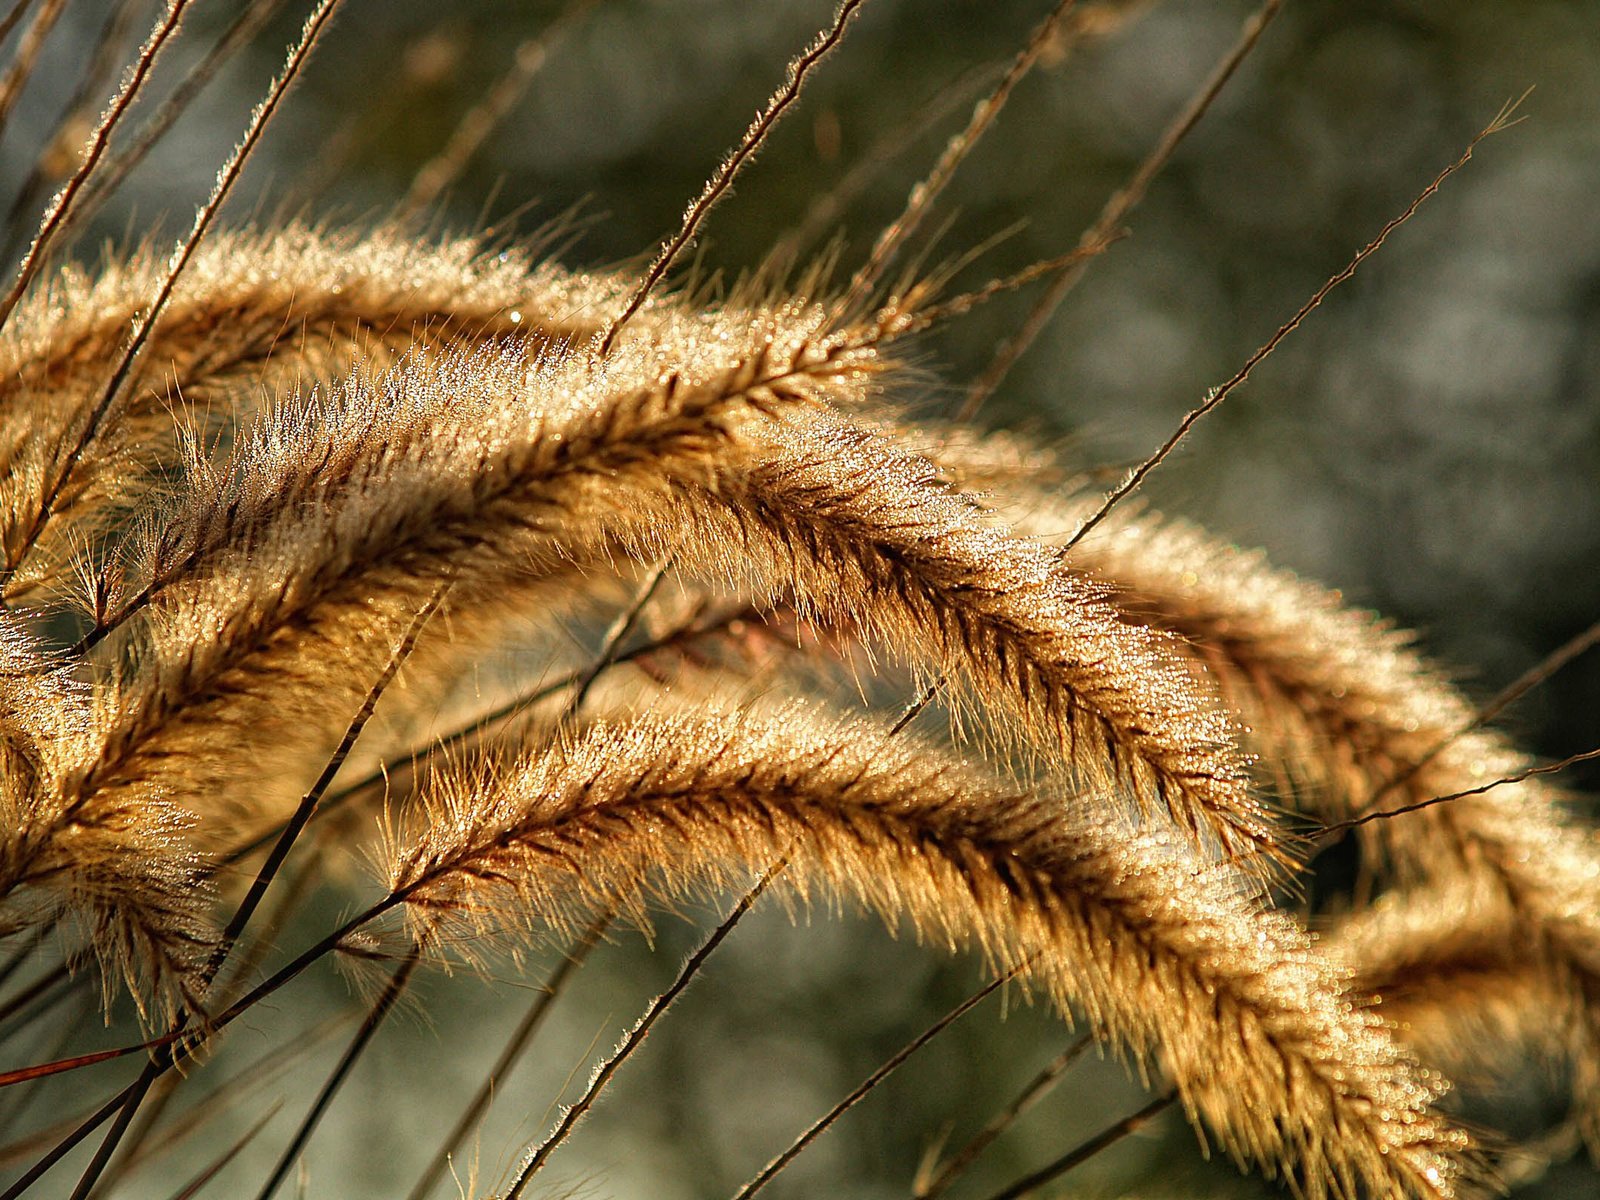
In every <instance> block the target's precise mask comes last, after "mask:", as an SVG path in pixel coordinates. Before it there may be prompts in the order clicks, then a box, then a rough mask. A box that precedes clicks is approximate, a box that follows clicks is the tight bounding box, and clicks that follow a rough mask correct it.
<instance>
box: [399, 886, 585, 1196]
mask: <svg viewBox="0 0 1600 1200" xmlns="http://www.w3.org/2000/svg"><path fill="white" fill-rule="evenodd" d="M611 919H612V917H611V914H610V913H609V912H607V913H603V914H601V916H599V917H598V918H596V920H595V922H594V924H592V925H590V926H589V928H588V930H586V931H585V932H584V934H583V935H582V936H581V937H580V938H579V939H578V940H577V941H576V942H575V943H573V945H572V947H571V948H570V949H569V950H568V951H567V952H566V954H564V955H563V956H562V958H561V961H560V963H558V964H557V965H556V968H555V970H554V971H552V972H551V973H550V976H549V977H548V978H547V979H546V980H545V981H544V985H543V986H542V987H541V988H540V989H539V995H538V996H537V997H536V998H535V999H534V1002H533V1003H532V1004H531V1005H529V1007H528V1011H527V1012H526V1013H524V1014H523V1017H522V1020H521V1021H519V1022H518V1023H517V1027H516V1029H515V1030H513V1031H512V1034H511V1037H510V1038H509V1039H507V1041H506V1044H505V1046H504V1047H503V1048H502V1049H501V1051H500V1054H499V1057H497V1058H496V1059H495V1061H494V1065H493V1066H492V1067H490V1068H489V1073H488V1074H487V1075H486V1076H484V1080H483V1083H482V1084H481V1085H480V1086H479V1088H478V1090H477V1092H475V1093H474V1094H473V1097H472V1099H471V1101H469V1102H468V1104H467V1107H466V1108H465V1110H463V1112H462V1113H461V1116H460V1118H459V1119H458V1120H457V1121H456V1123H455V1125H454V1126H453V1127H452V1128H451V1130H450V1132H449V1133H448V1134H446V1135H445V1139H444V1142H443V1143H442V1144H441V1145H440V1146H439V1149H438V1150H437V1151H436V1152H435V1153H434V1156H433V1157H432V1158H431V1159H429V1160H428V1165H427V1167H426V1168H424V1170H423V1172H422V1177H421V1178H420V1179H418V1180H417V1182H416V1184H415V1186H413V1187H412V1189H411V1191H410V1192H409V1193H408V1195H407V1200H425V1198H426V1197H427V1195H428V1193H429V1192H430V1191H432V1190H433V1186H434V1184H436V1183H438V1182H439V1180H440V1179H441V1178H443V1177H444V1173H445V1170H446V1169H447V1168H448V1167H449V1165H450V1160H451V1158H452V1156H454V1154H455V1152H456V1151H457V1149H459V1148H460V1146H461V1143H462V1142H464V1141H465V1140H466V1138H467V1135H468V1134H469V1133H471V1132H472V1127H473V1126H474V1125H476V1124H477V1123H478V1122H479V1121H480V1120H481V1119H482V1118H483V1114H484V1113H485V1112H487V1111H488V1109H489V1104H490V1102H491V1101H492V1100H493V1099H494V1093H495V1088H496V1087H497V1086H498V1085H499V1084H500V1082H501V1081H502V1080H504V1079H505V1078H506V1076H507V1075H509V1074H510V1072H511V1070H512V1069H513V1068H514V1067H515V1066H516V1065H517V1061H518V1060H519V1059H520V1058H521V1057H522V1054H523V1052H524V1051H525V1050H526V1049H527V1048H528V1044H529V1043H530V1042H531V1041H532V1040H533V1038H534V1035H535V1034H537V1033H538V1032H539V1028H540V1027H541V1026H542V1025H543V1024H544V1020H545V1017H546V1016H547V1015H548V1014H549V1012H550V1009H551V1007H552V1006H553V1005H554V1004H555V1002H556V1000H557V999H558V998H559V997H560V995H561V993H562V992H563V991H564V990H565V989H566V986H567V981H568V980H569V979H571V978H572V976H573V975H574V974H575V973H576V972H577V970H578V968H580V967H581V966H583V964H584V961H585V960H586V959H587V958H588V957H589V952H590V951H591V950H593V949H594V948H595V946H596V945H597V944H598V943H599V941H600V938H601V937H602V936H604V933H605V930H606V926H608V925H609V924H610V923H611Z"/></svg>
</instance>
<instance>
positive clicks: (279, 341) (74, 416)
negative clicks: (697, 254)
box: [0, 226, 650, 595]
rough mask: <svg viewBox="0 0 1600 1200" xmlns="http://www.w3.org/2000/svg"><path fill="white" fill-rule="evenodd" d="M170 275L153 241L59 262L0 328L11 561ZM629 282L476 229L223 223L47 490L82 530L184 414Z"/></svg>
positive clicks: (2, 449)
mask: <svg viewBox="0 0 1600 1200" xmlns="http://www.w3.org/2000/svg"><path fill="white" fill-rule="evenodd" d="M163 270H164V264H162V263H160V262H159V261H157V259H156V256H155V255H154V254H153V253H152V252H151V251H149V250H147V251H145V252H144V253H142V254H140V255H138V256H136V257H134V258H133V259H132V260H131V261H129V262H127V263H125V264H112V265H109V266H107V267H106V268H104V269H103V270H102V271H100V272H99V273H98V274H97V275H95V276H94V277H93V278H91V277H89V276H87V275H86V274H84V273H83V272H82V271H81V270H79V269H77V268H72V267H68V268H64V269H62V270H61V271H59V272H58V273H56V274H55V275H53V276H51V277H49V279H48V281H47V286H45V287H43V288H41V289H40V290H39V291H37V292H35V293H34V294H32V295H31V296H30V297H29V298H28V299H27V300H26V301H25V302H24V303H23V304H22V305H21V306H20V307H19V308H18V310H17V311H16V312H15V313H14V314H13V315H12V318H11V320H10V322H9V323H8V324H7V325H6V328H5V332H4V335H3V336H0V545H3V546H4V547H6V548H7V552H8V562H9V565H11V566H13V567H15V566H17V565H18V564H17V563H16V562H14V561H10V560H11V559H12V558H14V557H15V550H16V548H17V547H18V546H19V545H20V542H21V539H22V538H24V537H25V535H26V534H27V533H28V531H29V530H30V529H31V527H32V523H33V521H34V520H35V518H36V516H37V511H38V506H39V504H40V502H41V498H42V496H43V495H44V492H45V489H46V487H47V486H48V483H49V480H50V479H51V478H52V476H53V473H54V472H56V471H57V470H58V469H59V467H60V465H61V462H62V460H63V458H64V456H65V455H66V453H67V452H68V450H69V449H70V447H71V445H72V443H73V441H74V439H75V438H76V437H77V434H78V430H79V428H80V427H81V423H82V422H83V420H84V419H85V415H86V414H87V412H88V411H89V409H90V408H92V407H93V405H94V404H95V403H96V402H97V400H98V399H99V395H100V392H101V391H102V390H103V389H104V387H105V386H106V381H107V380H106V376H107V373H108V369H109V367H108V364H109V363H111V362H113V361H115V358H116V356H117V354H118V353H119V352H120V351H121V349H122V346H123V343H124V342H125V341H126V339H127V331H128V328H129V326H130V324H131V322H132V321H133V319H134V318H135V317H136V316H137V314H138V313H140V312H141V311H142V310H143V309H144V308H145V307H147V306H148V305H149V303H150V301H151V298H152V297H153V295H154V294H155V292H156V290H157V287H158V285H159V282H160V279H161V276H162V272H163ZM622 286H623V285H622V283H621V282H620V281H618V280H614V279H608V278H605V277H596V276H579V275H572V274H569V273H567V272H565V271H562V270H561V269H560V268H558V267H555V266H553V265H550V264H548V263H546V264H542V265H540V266H538V267H537V268H533V267H531V266H530V263H529V259H528V257H527V255H526V253H525V252H523V251H517V252H511V251H506V252H501V253H498V254H491V253H490V252H489V251H488V250H486V249H485V248H484V247H483V246H482V244H481V243H479V242H476V241H472V240H469V239H458V240H452V241H445V242H442V243H440V244H438V245H434V246H419V245H417V244H416V242H415V241H414V240H413V239H410V238H407V237H404V236H402V235H400V234H399V233H397V232H394V231H390V230H381V231H378V232H375V233H372V234H368V235H366V236H363V237H354V236H350V235H335V234H328V233H322V232H318V231H314V230H311V229H307V228H303V227H298V226H289V227H287V228H284V229H280V230H274V231H272V232H271V233H270V234H269V233H254V232H248V231H245V232H238V233H232V234H226V235H219V236H218V237H217V238H216V239H214V240H213V241H211V242H209V243H207V244H206V246H205V247H204V248H203V249H202V250H201V251H200V253H199V254H198V255H197V256H196V258H195V260H194V261H193V263H192V264H191V265H190V268H189V270H188V272H187V273H186V274H185V276H184V277H183V280H182V282H181V283H180V285H179V287H178V290H177V292H176V293H175V294H174V296H173V299H172V301H171V302H170V303H169V304H168V306H167V308H166V310H165V312H164V313H163V315H162V318H161V320H160V322H159V323H158V325H157V328H156V330H155V332H154V334H153V336H152V338H151V341H150V343H149V345H148V347H147V349H146V351H145V355H144V358H143V361H142V364H141V366H140V369H139V372H138V374H137V375H136V377H135V380H134V387H133V391H132V393H131V395H130V398H129V400H128V401H127V402H126V403H125V404H124V405H123V408H122V411H121V412H120V413H119V414H118V419H117V420H116V421H115V422H113V423H112V424H111V425H110V426H109V427H108V428H107V429H106V430H105V432H104V433H103V434H102V435H101V436H100V437H99V438H97V439H96V441H95V442H94V443H93V444H92V445H91V447H90V451H89V454H88V456H87V457H86V459H85V460H84V461H83V462H81V463H80V464H79V467H78V470H77V471H75V472H74V474H73V477H72V479H71V480H70V481H69V483H68V484H67V486H66V487H64V488H63V489H62V491H61V494H60V495H59V496H58V497H57V500H56V502H55V505H54V524H55V526H56V528H58V529H61V528H64V527H66V526H67V525H68V524H69V523H71V522H72V521H76V522H83V521H89V522H90V524H91V530H92V525H93V523H94V521H95V520H96V514H97V513H99V511H100V509H101V507H102V506H104V505H107V504H125V503H126V502H127V501H129V500H130V499H132V498H134V497H137V496H138V494H139V493H140V492H141V491H142V490H144V489H145V488H147V487H149V486H150V482H151V472H152V471H154V470H156V469H157V468H160V467H162V466H165V465H170V464H171V463H172V462H173V459H174V452H175V450H176V449H177V447H176V445H175V439H174V433H175V431H176V430H179V429H182V428H183V426H184V424H185V420H189V421H193V422H196V423H198V425H199V426H200V427H201V428H203V427H204V426H205V425H206V424H207V423H208V422H211V421H220V420H221V419H223V418H226V417H227V416H228V415H229V414H230V413H231V412H233V411H236V410H239V409H250V408H253V407H255V406H256V405H257V404H258V403H259V400H260V398H261V397H263V396H274V395H277V394H280V393H281V392H283V391H284V390H285V389H292V388H294V387H296V386H298V385H303V384H305V383H306V381H308V380H310V381H315V380H320V379H334V378H338V377H342V376H343V375H345V374H346V373H347V372H349V371H350V370H351V369H352V368H353V367H355V366H357V365H358V364H365V366H366V367H367V368H368V369H372V370H376V369H379V368H381V366H382V365H383V364H384V363H385V362H386V361H387V360H389V359H391V358H392V357H394V356H395V355H396V354H399V353H401V352H403V351H406V350H408V349H410V348H412V347H414V346H428V345H443V344H447V343H448V342H450V341H453V340H458V339H460V340H483V339H487V338H492V337H496V336H508V335H512V334H516V335H518V336H521V337H524V338H527V339H529V340H530V341H531V342H536V343H551V344H558V343H568V342H577V341H582V340H585V339H587V338H589V337H591V336H593V335H594V334H595V333H596V332H597V330H598V329H599V328H600V327H601V325H600V324H599V323H600V322H602V321H603V319H604V318H605V316H606V315H607V314H608V312H609V310H610V309H611V308H613V307H615V304H616V302H617V293H618V292H619V291H620V289H621V287H622ZM649 326H650V322H645V328H646V329H648V328H649ZM175 414H183V418H182V419H180V418H177V417H176V416H175ZM69 518H70V521H69ZM99 519H101V520H104V519H107V518H106V517H105V515H104V514H100V518H99ZM60 545H61V535H60V534H56V535H54V537H53V538H52V539H51V540H50V541H47V542H46V543H44V544H43V545H42V546H41V548H40V552H39V553H35V554H34V555H32V556H31V557H30V560H29V564H28V569H27V571H26V572H24V573H22V574H20V575H19V576H17V577H16V578H15V579H14V580H13V582H12V583H11V585H10V588H9V589H8V595H17V594H21V593H22V592H23V591H24V590H25V589H26V588H27V587H29V586H32V585H33V584H36V583H38V582H40V581H41V580H42V579H43V578H44V575H45V572H46V570H47V568H54V567H56V566H59V564H60V561H61V559H62V552H61V550H60V549H59V547H60ZM52 546H55V547H57V548H56V549H55V550H53V551H52Z"/></svg>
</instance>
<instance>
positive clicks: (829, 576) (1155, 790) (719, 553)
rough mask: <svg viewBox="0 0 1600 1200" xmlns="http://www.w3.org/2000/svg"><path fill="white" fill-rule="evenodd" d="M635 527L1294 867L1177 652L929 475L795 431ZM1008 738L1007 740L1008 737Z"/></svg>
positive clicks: (872, 444) (650, 551)
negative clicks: (888, 652)
mask: <svg viewBox="0 0 1600 1200" xmlns="http://www.w3.org/2000/svg"><path fill="white" fill-rule="evenodd" d="M637 525H638V532H637V533H634V534H633V535H632V537H633V539H634V540H635V541H637V542H641V543H643V545H644V549H643V550H642V551H641V553H642V554H643V555H644V556H646V557H647V558H650V557H660V556H665V555H668V554H671V555H673V556H674V557H675V561H676V562H677V563H678V564H679V566H680V567H681V568H683V569H686V570H693V571H698V572H699V573H701V574H702V575H705V576H707V577H709V578H711V579H712V580H714V581H717V582H721V583H724V584H726V585H727V586H730V587H732V588H734V589H749V590H752V591H754V592H755V593H757V594H758V595H765V596H768V597H773V598H785V597H788V596H789V595H790V594H791V593H792V595H793V597H794V602H795V603H797V604H798V605H799V606H800V607H801V609H802V610H803V611H805V612H806V613H808V614H809V615H811V616H812V617H813V618H815V619H818V620H820V621H821V622H822V623H823V624H825V625H828V626H834V627H843V628H847V629H852V630H856V631H859V633H860V636H862V637H863V639H864V640H866V641H867V642H868V644H877V643H884V644H886V645H887V646H889V647H890V648H891V649H892V650H893V652H894V653H895V654H896V655H897V656H899V657H900V658H901V659H902V660H904V661H907V662H910V663H912V664H914V665H916V666H918V667H920V668H924V669H931V670H937V671H941V672H944V677H945V678H946V679H948V680H949V681H951V682H952V683H953V684H955V685H956V687H957V688H958V690H959V691H960V692H961V693H964V694H965V695H967V696H970V697H971V698H973V699H975V700H977V701H979V702H980V703H982V704H983V705H984V706H985V707H987V708H990V709H994V710H999V712H1001V713H1004V714H1005V716H1006V718H1008V719H1012V720H1015V721H1018V722H1020V726H1019V728H1020V730H1021V731H1024V732H1025V733H1026V736H1027V738H1028V740H1029V742H1030V744H1031V745H1033V746H1034V747H1036V748H1037V749H1038V750H1039V751H1041V752H1042V753H1043V754H1044V755H1045V756H1046V757H1047V759H1048V760H1049V761H1051V762H1053V763H1057V764H1061V765H1064V766H1066V767H1068V768H1070V769H1071V770H1073V771H1074V772H1076V773H1077V774H1078V775H1080V776H1081V777H1082V778H1083V779H1084V780H1085V781H1087V782H1088V784H1089V785H1090V786H1091V787H1092V788H1094V789H1098V790H1104V789H1110V788H1113V787H1116V786H1122V787H1125V788H1127V789H1128V790H1129V791H1130V792H1131V794H1132V795H1133V796H1134V798H1135V799H1136V800H1137V801H1138V802H1139V803H1140V804H1141V805H1144V806H1146V807H1154V806H1164V807H1165V808H1166V809H1167V810H1168V811H1170V812H1171V813H1172V815H1173V816H1174V817H1175V818H1176V819H1177V820H1178V821H1179V822H1181V823H1182V824H1183V825H1184V826H1185V827H1186V828H1188V829H1189V830H1190V831H1191V832H1193V833H1194V834H1196V835H1197V836H1199V837H1201V838H1202V839H1203V840H1206V841H1212V840H1215V842H1217V843H1220V845H1221V846H1222V847H1223V848H1224V849H1226V850H1227V851H1229V852H1232V853H1235V854H1238V855H1240V856H1247V855H1260V854H1262V853H1263V852H1264V854H1265V855H1267V856H1274V855H1282V854H1283V853H1284V849H1283V847H1282V845H1281V843H1280V842H1279V841H1278V840H1277V838H1276V836H1275V834H1274V833H1273V831H1272V829H1271V827H1270V825H1269V824H1268V822H1267V819H1266V816H1265V813H1264V810H1263V809H1262V808H1261V806H1260V805H1259V804H1258V803H1257V801H1256V800H1255V798H1254V797H1253V796H1252V795H1251V793H1250V791H1249V788H1248V785H1247V782H1246V779H1245V774H1244V771H1243V770H1242V768H1241V765H1240V761H1239V759H1238V758H1237V757H1236V755H1235V752H1234V748H1233V742H1232V734H1233V731H1232V728H1231V726H1230V723H1229V722H1228V720H1227V718H1226V717H1225V715H1224V714H1223V713H1222V712H1221V710H1220V709H1219V708H1218V706H1217V705H1216V703H1215V701H1214V698H1213V697H1212V696H1211V695H1210V694H1209V692H1208V690H1207V689H1206V688H1205V687H1204V686H1203V684H1202V683H1201V682H1199V681H1198V680H1196V679H1195V678H1194V677H1193V676H1192V675H1191V674H1190V673H1189V672H1188V671H1186V670H1185V669H1184V667H1183V666H1182V664H1181V662H1180V661H1179V654H1178V652H1177V650H1176V649H1175V647H1174V646H1173V645H1172V644H1171V643H1169V641H1168V640H1167V638H1166V637H1164V636H1163V635H1161V634H1159V633H1155V632H1151V631H1148V630H1143V629H1138V628H1134V627H1132V626H1130V625H1128V624H1127V623H1126V622H1124V621H1122V620H1121V619H1120V618H1119V616H1118V614H1117V612H1116V610H1115V609H1114V608H1112V607H1111V606H1110V605H1109V604H1107V603H1106V600H1105V592H1104V589H1103V588H1101V587H1100V586H1099V585H1097V584H1096V583H1094V582H1093V581H1091V580H1089V579H1087V578H1085V577H1083V576H1082V575H1079V574H1077V573H1074V572H1072V571H1070V570H1067V569H1065V568H1064V567H1063V566H1062V565H1061V564H1060V563H1059V561H1058V559H1057V557H1056V556H1055V555H1053V554H1052V553H1051V552H1050V551H1048V550H1047V549H1045V548H1044V547H1041V546H1039V545H1037V544H1035V543H1032V542H1029V541H1026V540H1023V539H1020V538H1017V537H1012V536H1008V534H1007V532H1006V531H1005V529H1004V528H1003V527H1000V526H997V525H995V524H993V523H990V522H987V521H985V520H984V519H983V518H982V515H981V514H980V513H979V512H978V510H977V509H976V507H975V505H974V504H973V503H972V502H971V501H970V500H969V499H968V498H966V497H964V496H961V495H959V494H957V493H953V492H951V491H950V490H949V489H948V488H946V487H945V486H944V485H943V484H941V483H940V482H939V481H938V479H937V478H936V472H935V470H934V468H933V467H932V465H931V464H930V463H928V462H927V461H926V460H924V459H921V458H918V457H916V456H914V455H909V454H907V453H905V452H904V451H902V450H899V449H898V448H896V447H895V446H893V445H892V444H891V443H889V442H886V441H885V440H883V439H882V438H880V437H877V436H874V435H873V434H871V433H869V432H866V431H864V430H858V429H852V428H850V427H847V426H842V425H839V424H837V423H835V422H831V421H827V420H819V421H817V422H815V423H813V424H809V425H795V426H789V427H783V428H778V429H774V430H772V431H771V445H770V448H769V450H768V452H767V454H766V455H765V456H763V457H759V458H754V459H752V460H750V461H749V463H748V465H747V466H745V467H744V468H743V469H739V470H727V471H724V472H723V473H722V474H720V475H719V476H718V478H717V480H716V482H715V485H714V487H713V488H712V489H711V490H709V491H706V490H703V489H701V490H695V491H690V492H686V493H685V494H684V495H683V496H682V497H672V498H669V499H668V501H667V502H666V503H665V504H663V505H661V506H659V507H658V508H656V509H652V510H649V511H648V514H647V517H646V518H645V519H641V520H639V521H637ZM1009 725H1010V721H1009V720H1008V721H1007V722H1006V723H1001V722H998V721H997V722H996V723H995V725H994V726H993V727H992V728H993V729H994V731H995V733H996V734H997V735H998V736H1001V737H1002V738H1004V737H1006V736H1007V735H1006V734H1005V732H1004V731H1005V730H1006V729H1007V728H1008V727H1009ZM1252 865H1253V866H1254V867H1256V868H1257V869H1262V868H1263V867H1264V866H1265V865H1266V862H1265V860H1264V859H1260V858H1258V859H1257V860H1256V861H1255V862H1254V863H1253V864H1252Z"/></svg>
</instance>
